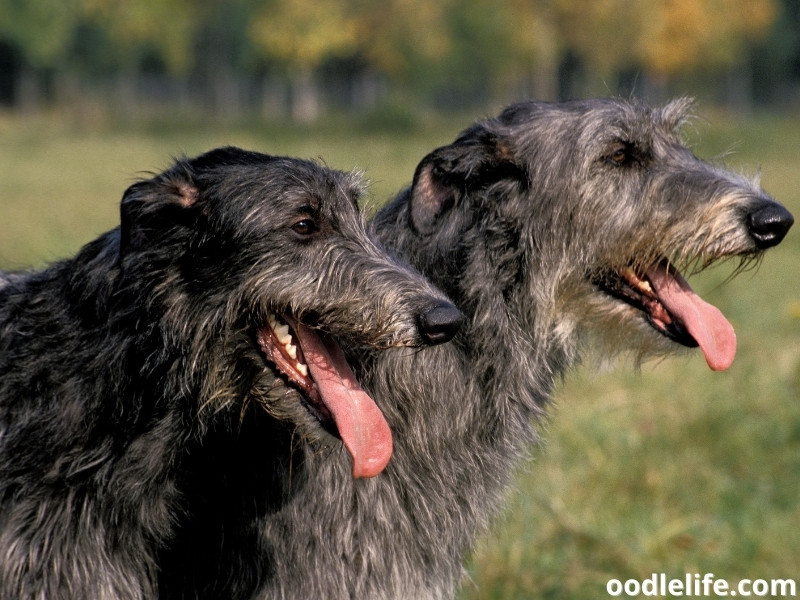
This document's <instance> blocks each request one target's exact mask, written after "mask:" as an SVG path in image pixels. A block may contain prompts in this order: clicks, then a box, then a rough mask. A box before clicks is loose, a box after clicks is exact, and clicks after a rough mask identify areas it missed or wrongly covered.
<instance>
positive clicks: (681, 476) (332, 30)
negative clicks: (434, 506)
mask: <svg viewBox="0 0 800 600" xmlns="http://www.w3.org/2000/svg"><path fill="white" fill-rule="evenodd" d="M607 95H623V96H636V97H641V98H645V99H647V100H649V101H652V102H662V101H665V100H667V99H668V98H670V97H673V96H683V95H690V96H695V97H697V98H698V99H699V109H698V118H697V119H696V120H695V121H694V122H693V123H692V125H691V126H690V127H688V128H687V130H686V131H685V132H684V135H685V136H686V139H687V142H688V143H689V144H690V145H691V146H692V148H693V149H694V151H695V152H696V153H697V154H698V155H700V156H701V157H704V158H706V159H709V160H712V161H715V162H722V163H724V164H725V165H727V166H728V167H730V168H733V169H735V170H739V171H742V172H744V173H746V174H749V175H758V176H760V178H761V182H762V184H763V186H764V187H765V188H766V189H767V191H769V192H770V193H771V194H773V195H774V196H775V197H776V198H777V199H778V200H780V201H781V202H783V203H784V204H785V205H786V206H787V207H788V208H789V209H790V210H792V211H793V212H794V214H795V215H796V216H800V0H441V1H439V2H432V1H431V0H385V1H383V2H374V1H369V0H281V1H278V0H262V1H256V0H230V1H227V2H223V1H221V0H58V1H56V0H0V268H3V269H19V268H29V267H41V266H44V265H46V264H47V263H49V262H52V261H54V260H57V259H58V258H62V257H65V256H69V255H71V254H74V253H75V252H76V251H77V249H78V248H79V247H80V246H81V245H82V244H84V243H86V242H88V241H89V240H91V239H93V238H94V237H96V236H97V235H98V234H99V233H101V232H102V231H105V230H107V229H109V228H111V227H114V226H116V224H117V223H118V221H119V217H118V210H119V199H120V197H121V196H122V193H123V191H124V190H125V188H126V187H127V186H128V185H130V184H131V183H132V182H133V181H135V180H136V179H137V178H138V177H142V176H147V175H148V174H149V173H152V172H154V171H160V170H162V169H163V168H165V167H167V166H168V165H169V163H170V161H171V157H173V156H180V155H182V154H187V155H194V154H197V153H199V152H202V151H205V150H208V149H210V148H213V147H215V146H219V145H222V144H236V145H240V146H243V147H247V148H251V149H254V150H259V151H262V152H269V153H274V154H287V155H293V156H300V157H311V158H321V159H323V160H324V161H325V162H326V164H328V165H329V166H332V167H336V168H340V169H344V170H351V169H354V168H355V169H360V170H364V171H365V172H366V175H367V177H368V179H369V180H370V182H371V187H370V190H371V191H370V193H369V195H368V197H367V199H366V200H367V202H368V203H369V205H370V207H371V208H375V207H376V206H379V205H380V204H382V203H383V202H385V201H386V200H387V199H389V198H390V197H392V196H393V195H394V194H396V193H397V192H398V190H400V189H401V188H402V187H403V186H404V185H407V184H408V182H409V181H410V180H411V177H412V175H413V172H414V168H415V166H416V164H417V163H418V162H419V161H420V159H421V158H422V157H423V156H424V155H425V154H426V153H427V152H429V151H430V150H432V149H433V148H435V147H437V146H440V145H442V144H446V143H449V142H450V141H452V140H453V139H454V138H455V136H456V135H457V134H458V132H459V131H461V130H462V129H464V128H466V127H467V126H469V125H470V123H471V122H473V121H474V120H476V119H478V118H482V117H484V116H486V115H491V114H495V113H496V112H497V111H499V109H500V108H501V107H502V106H504V105H505V104H507V103H509V102H512V101H514V100H518V99H522V98H532V97H533V98H539V99H546V100H557V99H566V98H580V97H590V96H607ZM797 227H800V226H796V229H797ZM733 268H734V266H733V265H723V266H721V267H717V268H714V269H711V270H709V271H707V272H705V273H702V274H700V275H699V276H696V277H693V278H692V285H693V286H694V287H695V289H696V290H698V292H700V293H701V295H703V296H704V297H705V298H706V299H707V300H708V301H710V302H712V303H714V304H715V305H717V306H719V307H720V309H721V310H722V311H723V312H724V313H725V314H726V316H727V317H728V319H729V320H730V321H731V322H732V323H733V325H734V327H735V328H736V331H737V336H738V340H739V351H738V356H737V358H736V361H735V362H734V364H733V366H732V367H731V369H729V370H728V371H726V372H724V373H711V372H710V371H708V369H707V368H706V367H705V362H704V360H703V359H702V357H701V356H699V354H697V353H689V354H688V355H686V356H682V357H677V358H674V359H670V360H664V361H661V362H658V363H654V364H646V365H644V366H643V367H641V368H640V369H638V370H633V369H632V368H631V365H630V364H628V363H626V362H624V361H623V362H620V363H614V364H612V365H608V366H605V367H603V368H602V369H600V370H599V371H598V370H596V369H591V370H590V369H588V368H584V369H580V370H578V371H576V372H575V373H572V374H571V375H570V376H569V377H568V378H567V380H566V381H565V382H563V384H562V385H560V386H559V389H558V390H557V393H556V395H555V406H554V407H553V410H552V411H551V414H550V418H549V420H548V422H547V423H544V424H543V425H542V433H543V439H544V440H545V441H544V443H543V444H542V445H541V447H538V448H532V449H531V458H530V460H529V461H527V462H525V463H524V464H522V465H520V471H519V474H518V477H517V479H516V482H517V485H516V486H515V488H514V490H512V491H511V492H510V493H509V496H508V502H507V508H506V510H505V511H504V512H503V513H502V514H501V515H500V516H499V517H498V519H497V521H496V523H495V525H494V526H493V528H492V529H491V531H489V532H488V533H487V534H486V535H485V536H484V537H483V538H482V539H481V540H480V542H479V544H478V545H477V547H476V549H475V552H474V554H473V556H472V557H471V559H470V562H469V565H468V576H467V577H465V580H464V587H463V590H462V592H461V595H460V598H461V600H467V599H469V600H478V599H480V600H486V599H503V600H507V599H529V598H553V599H570V600H572V599H578V600H581V599H587V600H589V599H592V600H597V599H598V598H606V597H608V596H607V594H606V587H605V586H606V582H607V581H608V580H609V579H612V578H615V579H621V580H623V581H624V580H625V579H628V578H636V579H645V578H648V577H650V576H651V575H652V573H662V572H663V573H666V574H667V576H668V577H675V578H679V579H682V578H684V574H685V573H700V574H703V573H706V572H709V573H714V574H715V576H716V577H717V578H721V579H727V580H729V581H731V582H734V583H735V582H736V581H738V580H739V579H742V578H748V579H758V578H764V579H770V578H793V579H795V580H797V581H798V582H800V500H798V499H800V233H799V232H798V231H794V230H793V231H790V232H789V235H788V236H787V238H786V240H785V241H784V242H783V243H782V244H781V245H780V246H778V247H777V248H775V249H773V250H770V251H769V252H768V253H767V255H766V257H765V259H764V260H763V261H762V262H761V263H760V265H759V267H758V268H757V269H755V270H752V271H748V272H745V273H742V274H739V275H738V276H737V277H735V278H731V274H732V271H733Z"/></svg>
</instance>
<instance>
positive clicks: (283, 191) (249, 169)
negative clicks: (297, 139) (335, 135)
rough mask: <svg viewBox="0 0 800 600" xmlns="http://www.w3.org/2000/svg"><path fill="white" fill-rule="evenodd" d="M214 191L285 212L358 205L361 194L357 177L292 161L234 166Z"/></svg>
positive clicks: (278, 160) (313, 164) (220, 175)
mask: <svg viewBox="0 0 800 600" xmlns="http://www.w3.org/2000/svg"><path fill="white" fill-rule="evenodd" d="M213 187H215V188H216V189H217V190H218V191H219V192H222V193H224V194H225V195H227V196H229V197H234V198H235V197H238V198H239V199H240V200H241V201H244V202H246V203H249V202H257V203H262V202H267V201H269V202H275V203H278V204H284V205H286V206H287V208H288V207H291V206H292V205H295V204H297V203H305V204H308V205H310V207H313V208H314V209H321V208H322V207H324V206H326V205H333V206H338V205H343V204H344V205H357V202H358V200H359V198H360V197H361V195H362V193H363V183H362V180H361V177H360V175H359V174H358V173H356V172H351V173H345V172H342V171H337V170H334V169H329V168H327V167H324V166H321V165H318V164H317V163H314V162H310V161H307V160H303V159H295V158H278V159H275V160H272V161H269V162H266V161H265V162H263V163H261V164H249V165H237V167H236V168H230V169H227V170H225V171H223V172H221V173H220V174H219V178H218V180H217V181H215V182H214V186H213Z"/></svg>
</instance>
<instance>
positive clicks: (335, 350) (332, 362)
mask: <svg viewBox="0 0 800 600" xmlns="http://www.w3.org/2000/svg"><path fill="white" fill-rule="evenodd" d="M295 331H296V333H297V337H298V338H299V340H300V347H301V349H302V351H303V355H304V356H305V360H306V364H307V365H308V369H309V372H310V374H311V378H312V379H313V380H314V382H315V383H316V384H317V389H318V390H319V394H320V396H321V397H322V401H323V402H324V403H325V406H327V407H328V409H329V410H330V411H331V414H332V415H333V420H334V421H335V422H336V427H337V428H338V430H339V436H340V437H341V438H342V441H343V442H344V445H345V447H346V448H347V450H348V451H349V452H350V455H351V456H352V457H353V477H355V478H358V477H374V476H376V475H378V474H379V473H380V472H381V471H383V469H384V467H385V466H386V464H387V463H388V462H389V459H390V458H391V457H392V431H391V429H389V424H388V423H387V422H386V419H384V417H383V413H381V410H380V409H379V408H378V406H377V405H376V404H375V402H374V401H373V400H372V398H370V397H369V396H368V395H367V393H366V392H365V391H364V390H363V389H362V388H361V386H360V385H359V383H358V381H357V380H356V377H355V375H353V371H352V370H351V369H350V365H348V364H347V361H346V360H345V358H344V354H342V351H341V349H340V348H339V346H338V345H337V344H336V342H335V341H334V340H333V339H332V338H331V337H330V336H328V335H325V334H318V333H316V332H315V331H314V330H312V329H310V328H308V327H306V326H305V325H303V324H302V323H297V326H296V328H295Z"/></svg>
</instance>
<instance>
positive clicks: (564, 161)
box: [181, 100, 791, 600]
mask: <svg viewBox="0 0 800 600" xmlns="http://www.w3.org/2000/svg"><path fill="white" fill-rule="evenodd" d="M688 109H689V105H688V103H687V102H686V101H677V102H673V103H671V104H669V105H667V106H666V107H664V108H649V107H647V106H644V105H642V104H639V103H636V102H627V101H622V100H593V101H586V102H571V103H564V104H546V103H536V102H529V103H523V104H518V105H514V106H511V107H510V108H508V109H507V110H505V111H504V112H503V113H502V114H501V115H500V116H499V117H498V118H496V119H487V120H485V121H482V122H479V123H477V124H476V125H474V126H473V127H471V128H469V129H468V130H466V131H465V132H464V133H463V134H462V135H461V136H460V137H459V138H458V139H457V140H456V141H455V142H454V143H452V144H450V145H448V146H444V147H442V148H439V149H437V150H435V151H433V152H432V153H430V154H429V155H428V156H426V157H425V158H424V159H423V160H422V162H421V163H420V165H419V167H418V168H417V171H416V174H415V176H414V182H413V185H412V186H411V187H410V188H409V189H407V190H405V191H404V192H402V193H401V194H400V195H399V196H398V197H397V198H396V199H395V200H394V201H393V202H392V203H391V204H390V205H388V206H387V207H386V208H384V209H383V210H381V211H380V212H379V213H378V214H377V216H376V217H375V219H374V221H373V222H372V226H373V228H374V230H375V232H376V233H377V235H378V236H379V237H380V238H381V239H382V240H383V242H384V243H385V244H387V245H388V246H390V247H392V248H395V249H396V250H397V251H398V252H399V253H400V254H401V255H402V257H404V258H405V259H407V260H408V261H409V262H411V263H412V264H413V265H415V266H416V267H418V268H419V269H420V270H421V271H422V272H423V273H424V274H425V275H426V276H427V277H429V278H430V279H431V281H433V282H434V283H435V284H436V285H438V286H439V287H440V288H442V289H443V290H445V291H446V292H447V294H448V295H449V296H450V298H451V299H452V300H454V302H455V303H456V305H457V306H458V307H459V308H460V309H461V311H462V312H463V313H464V314H465V315H466V317H467V325H466V326H465V327H464V328H463V329H462V331H461V333H459V334H458V335H457V336H456V338H455V339H454V341H453V342H452V343H450V344H445V345H442V346H438V347H435V348H430V349H426V350H424V351H421V352H418V353H412V352H408V351H404V350H387V351H385V352H380V353H369V354H366V355H365V354H364V353H363V352H359V351H354V354H356V355H358V356H360V361H361V362H360V365H359V367H358V372H359V373H360V379H361V380H362V382H364V383H365V386H366V387H368V389H370V390H371V392H372V393H373V397H374V398H375V399H376V401H377V402H378V403H379V404H380V406H381V408H382V410H383V411H384V414H385V415H386V418H387V420H388V422H389V424H390V425H391V428H392V431H393V434H394V439H395V452H394V455H393V458H392V460H391V462H390V463H389V465H388V467H387V469H386V470H385V472H384V473H382V474H381V475H380V476H378V477H375V478H374V479H370V480H358V481H353V480H352V478H350V477H349V472H348V465H347V463H346V461H345V460H343V459H342V457H341V456H340V455H337V454H318V455H314V456H310V457H308V458H307V460H306V461H305V464H304V468H303V469H302V472H299V473H297V475H296V477H295V479H294V480H293V481H292V483H291V486H290V487H291V493H290V494H287V495H286V496H284V500H283V501H282V502H280V503H278V505H276V506H271V507H266V508H264V509H263V510H260V511H253V516H254V520H253V521H252V522H249V523H247V524H245V525H243V524H239V528H238V529H237V528H235V527H231V526H229V525H228V524H227V523H225V522H224V519H222V522H221V523H217V524H215V525H214V527H217V528H219V530H220V531H225V532H227V538H234V539H237V540H238V542H237V543H235V544H233V545H235V546H237V547H238V553H235V554H231V553H225V552H223V553H219V552H216V553H214V552H213V550H214V548H213V544H212V543H206V545H204V546H197V547H196V552H195V557H194V560H195V561H196V562H197V564H199V565H200V567H198V568H196V569H193V575H192V576H191V577H192V585H190V586H187V587H186V588H185V589H184V592H185V593H184V595H182V596H181V597H183V598H198V597H199V598H217V597H230V598H237V599H238V598H253V597H256V598H260V599H264V600H266V599H272V600H276V599H306V598H326V599H328V600H345V599H355V598H358V599H367V598H369V599H375V600H390V599H394V600H399V599H414V600H428V599H440V598H450V597H452V596H453V594H454V593H455V591H456V589H457V587H458V585H459V582H460V580H461V577H462V566H461V565H462V561H463V560H464V558H465V556H466V555H467V553H468V552H469V551H470V549H471V547H472V544H473V542H474V540H475V538H476V536H477V535H478V534H479V533H480V532H481V531H482V530H483V529H484V527H485V526H486V525H487V523H488V522H489V520H490V519H491V517H492V515H494V514H495V513H496V510H497V507H498V505H499V503H500V501H501V498H502V495H503V492H504V490H506V489H507V486H508V485H509V480H510V477H511V474H512V472H513V469H514V465H515V464H516V461H517V460H518V458H519V457H520V455H521V454H522V452H523V451H524V448H525V446H526V445H527V444H528V443H529V442H531V441H532V440H534V439H535V437H536V436H535V432H534V422H535V421H536V419H537V417H538V416H539V415H540V414H541V413H542V411H543V410H544V408H545V407H546V405H547V402H548V397H549V396H550V393H551V390H552V388H553V384H554V382H555V380H556V379H557V378H558V377H559V376H560V375H561V374H563V373H564V372H565V371H566V370H567V369H569V368H570V367H572V366H574V365H575V364H576V363H577V362H578V360H579V358H580V356H581V354H582V350H583V349H584V348H585V347H586V345H587V343H588V342H591V341H592V340H594V342H596V343H597V344H598V345H599V348H600V351H601V352H602V353H608V352H610V351H613V352H619V351H623V352H624V351H632V352H633V353H635V354H636V355H637V356H639V357H641V358H644V357H647V356H652V355H661V354H663V353H668V352H673V351H675V350H677V349H679V348H680V346H679V345H678V344H676V343H675V342H673V341H670V340H669V339H667V338H666V337H664V336H663V335H662V334H661V333H658V332H656V330H655V329H654V328H653V327H651V326H650V325H649V324H648V322H647V320H646V318H645V316H644V313H643V312H642V311H640V310H638V309H636V308H634V307H632V306H630V305H629V304H627V303H625V302H622V301H620V300H618V299H616V298H615V297H612V296H610V295H608V294H606V293H605V292H603V291H601V288H600V286H601V285H603V284H605V283H608V282H609V281H611V280H613V279H614V275H613V274H614V273H615V272H616V271H617V270H619V269H623V268H626V267H629V266H632V267H634V268H636V269H640V268H646V267H649V266H652V265H653V264H654V263H657V262H660V261H662V260H663V259H668V260H671V261H672V262H673V263H674V264H675V265H677V266H678V267H680V268H686V267H689V268H690V269H698V268H701V267H704V266H706V265H707V264H710V263H712V262H715V261H718V260H722V259H726V258H728V257H734V258H741V259H743V260H744V261H745V262H746V261H748V260H749V259H752V258H754V257H757V256H758V255H759V253H760V251H761V250H762V249H764V248H766V247H767V246H770V245H774V244H775V243H778V242H779V241H780V239H781V238H782V237H783V235H784V234H785V233H786V230H787V229H788V228H789V226H790V225H791V215H789V214H788V213H787V212H786V211H785V209H783V208H782V207H780V205H778V204H776V203H775V202H774V201H773V200H772V199H771V198H770V197H769V196H767V195H766V194H765V193H764V192H763V191H762V190H761V189H760V188H759V187H758V185H756V184H755V183H754V182H752V181H749V180H747V179H745V178H742V177H739V176H738V175H734V174H731V173H729V172H727V171H724V170H722V169H721V168H718V167H715V166H712V165H709V164H707V163H705V162H703V161H700V160H698V159H697V158H695V157H694V156H693V155H692V154H691V152H690V151H689V150H688V149H687V148H686V147H685V146H684V145H683V144H682V143H681V140H680V138H679V133H678V132H679V130H680V127H681V124H682V123H683V122H684V121H685V119H686V118H687V114H688V113H687V111H688ZM244 496H246V494H244V493H243V494H240V495H237V496H235V497H240V498H241V497H244ZM255 497H256V498H257V497H258V496H257V495H256V496H255ZM250 501H252V497H251V499H250ZM233 504H234V503H233V502H232V501H231V500H230V499H229V501H228V503H227V504H226V505H225V506H217V507H215V508H216V509H217V510H216V512H215V513H214V514H215V515H217V516H216V517H213V516H212V518H208V519H206V521H205V524H206V525H209V526H211V524H212V523H215V521H218V520H219V516H218V515H224V514H227V512H230V511H232V510H233V508H234V506H233ZM210 512H211V511H209V513H210ZM242 532H246V533H247V534H248V535H249V537H248V539H246V540H245V536H243V535H241V534H242ZM218 537H219V538H222V537H224V536H223V535H222V534H219V536H218ZM210 550H211V551H212V553H211V554H210V555H209V554H208V552H209V551H210ZM542 552H547V549H546V548H543V549H542ZM186 557H187V555H184V558H186ZM202 557H205V558H202ZM244 572H248V573H251V574H252V577H250V578H249V581H250V582H251V583H252V584H253V585H252V588H248V587H247V586H243V585H239V584H240V583H241V580H242V577H241V574H242V573H244ZM227 573H230V574H231V579H233V580H236V579H237V578H238V581H234V582H233V584H230V583H229V582H220V579H221V578H224V577H225V574H227Z"/></svg>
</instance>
